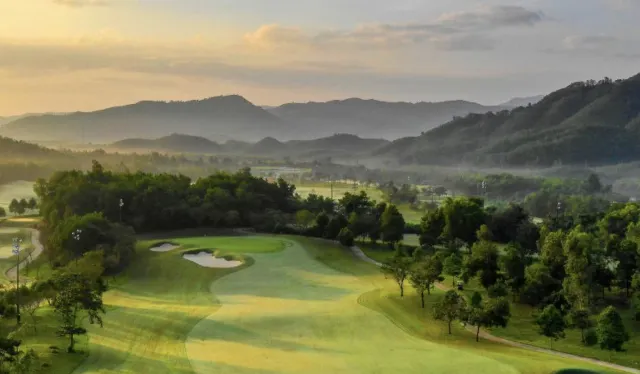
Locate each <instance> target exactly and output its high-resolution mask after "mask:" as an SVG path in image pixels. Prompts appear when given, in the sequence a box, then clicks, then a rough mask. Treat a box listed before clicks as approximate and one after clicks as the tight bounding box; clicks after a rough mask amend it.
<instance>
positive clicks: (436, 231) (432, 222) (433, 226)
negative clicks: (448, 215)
mask: <svg viewBox="0 0 640 374" xmlns="http://www.w3.org/2000/svg"><path fill="white" fill-rule="evenodd" d="M445 224H446V222H445V219H444V212H443V210H442V209H440V208H438V209H435V210H433V211H430V212H427V214H425V215H424V217H422V220H421V221H420V245H422V246H424V245H435V244H436V243H437V242H438V239H439V238H440V236H441V235H442V231H443V230H444V226H445Z"/></svg>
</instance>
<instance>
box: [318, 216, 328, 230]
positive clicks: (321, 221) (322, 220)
mask: <svg viewBox="0 0 640 374" xmlns="http://www.w3.org/2000/svg"><path fill="white" fill-rule="evenodd" d="M328 224H329V216H328V215H327V214H326V213H325V212H321V213H319V214H318V215H317V216H316V227H317V228H318V231H319V232H320V233H324V232H325V230H326V229H327V225H328Z"/></svg>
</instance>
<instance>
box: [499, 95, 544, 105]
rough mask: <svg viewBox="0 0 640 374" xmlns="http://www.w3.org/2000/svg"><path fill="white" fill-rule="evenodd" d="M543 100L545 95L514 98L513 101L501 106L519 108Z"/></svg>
mask: <svg viewBox="0 0 640 374" xmlns="http://www.w3.org/2000/svg"><path fill="white" fill-rule="evenodd" d="M542 99H544V95H538V96H529V97H514V98H513V99H511V100H509V101H507V102H506V103H502V104H500V105H499V106H501V107H504V108H517V107H519V106H527V105H529V104H531V105H533V104H537V103H538V102H539V101H540V100H542Z"/></svg>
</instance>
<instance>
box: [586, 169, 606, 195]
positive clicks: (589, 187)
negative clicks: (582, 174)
mask: <svg viewBox="0 0 640 374" xmlns="http://www.w3.org/2000/svg"><path fill="white" fill-rule="evenodd" d="M582 189H583V191H584V193H585V194H587V195H593V194H596V193H599V192H601V191H602V189H603V187H602V183H601V182H600V177H598V175H597V174H595V173H591V174H590V175H589V177H588V178H587V180H585V181H584V183H583V185H582Z"/></svg>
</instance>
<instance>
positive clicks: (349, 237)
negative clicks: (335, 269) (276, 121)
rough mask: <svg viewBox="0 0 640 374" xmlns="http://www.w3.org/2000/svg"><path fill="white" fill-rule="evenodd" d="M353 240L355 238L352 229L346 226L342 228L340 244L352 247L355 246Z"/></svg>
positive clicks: (339, 236)
mask: <svg viewBox="0 0 640 374" xmlns="http://www.w3.org/2000/svg"><path fill="white" fill-rule="evenodd" d="M353 240H354V238H353V233H352V232H351V230H349V229H348V228H346V227H345V228H343V229H342V230H340V233H339V234H338V241H339V242H340V244H342V245H344V246H346V247H351V246H353Z"/></svg>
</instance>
